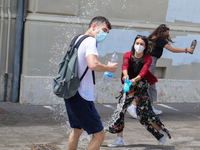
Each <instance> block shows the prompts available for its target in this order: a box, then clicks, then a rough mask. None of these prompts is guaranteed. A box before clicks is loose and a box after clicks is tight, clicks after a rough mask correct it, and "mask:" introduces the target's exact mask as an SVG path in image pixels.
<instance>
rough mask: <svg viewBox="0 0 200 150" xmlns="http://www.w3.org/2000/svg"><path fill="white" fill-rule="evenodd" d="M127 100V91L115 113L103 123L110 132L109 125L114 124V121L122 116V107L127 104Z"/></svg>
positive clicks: (105, 129) (106, 130)
mask: <svg viewBox="0 0 200 150" xmlns="http://www.w3.org/2000/svg"><path fill="white" fill-rule="evenodd" d="M125 100H126V93H124V94H123V97H122V98H121V100H120V102H119V103H118V104H117V108H116V109H115V110H114V113H113V114H112V116H111V117H110V118H109V120H108V121H106V122H104V123H103V124H104V131H105V132H108V131H109V127H111V126H113V125H114V123H115V122H116V121H117V119H119V118H120V112H121V111H122V108H123V106H124V104H125Z"/></svg>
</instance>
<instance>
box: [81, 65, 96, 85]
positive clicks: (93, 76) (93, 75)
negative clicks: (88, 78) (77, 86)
mask: <svg viewBox="0 0 200 150" xmlns="http://www.w3.org/2000/svg"><path fill="white" fill-rule="evenodd" d="M88 69H89V67H88V66H87V67H86V69H85V71H84V73H83V75H82V76H81V78H80V81H81V80H82V79H83V77H84V76H85V74H86V72H87V71H88ZM92 78H93V84H95V74H94V71H93V70H92Z"/></svg>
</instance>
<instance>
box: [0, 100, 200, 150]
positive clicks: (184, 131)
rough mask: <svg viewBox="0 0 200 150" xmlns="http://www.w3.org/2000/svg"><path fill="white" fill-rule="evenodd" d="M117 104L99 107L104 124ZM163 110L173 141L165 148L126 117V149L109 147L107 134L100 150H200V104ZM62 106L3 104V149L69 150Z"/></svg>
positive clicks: (0, 105)
mask: <svg viewBox="0 0 200 150" xmlns="http://www.w3.org/2000/svg"><path fill="white" fill-rule="evenodd" d="M115 106H116V105H115V104H110V105H108V104H106V105H104V104H96V108H97V110H98V111H99V114H100V115H101V118H102V121H103V122H104V125H106V121H108V120H109V117H110V116H111V114H112V113H113V109H112V108H115ZM155 107H156V108H157V109H161V110H163V114H162V115H160V119H161V121H162V122H163V124H164V125H165V126H166V127H167V128H168V129H169V130H170V133H171V136H172V139H170V140H167V142H166V144H165V145H163V146H158V142H157V140H156V139H155V138H154V137H153V136H152V135H151V134H150V133H149V132H147V131H146V129H144V127H143V126H142V125H141V124H140V123H139V122H138V121H137V120H136V119H132V117H131V116H130V115H129V114H127V115H126V117H125V121H126V123H125V129H124V144H125V146H124V147H118V148H109V147H107V146H106V145H107V144H109V143H110V142H113V141H114V138H115V137H116V135H115V134H110V133H106V139H105V140H104V142H103V144H102V146H101V148H100V150H111V149H112V150H132V149H134V150H162V149H164V150H199V149H200V104H199V103H176V104H175V103H168V104H164V105H159V104H155ZM70 131H71V130H70V128H69V125H68V121H67V117H66V112H65V108H64V106H63V105H53V106H42V105H21V104H18V103H9V102H6V103H5V102H0V150H31V149H33V148H34V147H35V149H36V147H37V148H38V150H39V149H40V150H48V149H49V150H58V149H61V150H66V149H67V143H68V136H69V133H70ZM90 138H91V136H88V135H87V134H86V133H85V132H84V134H83V135H82V136H81V141H80V142H79V147H78V150H84V149H86V147H87V145H88V143H89V139H90Z"/></svg>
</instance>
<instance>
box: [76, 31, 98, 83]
mask: <svg viewBox="0 0 200 150" xmlns="http://www.w3.org/2000/svg"><path fill="white" fill-rule="evenodd" d="M87 37H90V36H89V35H84V36H83V37H81V38H80V39H79V40H78V42H77V43H76V45H75V47H76V48H77V49H78V47H79V46H80V44H81V42H82V41H83V40H84V39H86V38H87ZM88 69H89V67H88V66H87V68H86V69H85V71H84V73H83V75H82V76H81V78H80V81H81V80H82V79H83V77H84V76H85V74H86V72H87V71H88ZM92 77H93V84H95V74H94V71H93V70H92Z"/></svg>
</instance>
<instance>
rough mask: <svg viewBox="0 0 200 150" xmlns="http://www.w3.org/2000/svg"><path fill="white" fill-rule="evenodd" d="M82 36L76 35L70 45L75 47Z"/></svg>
mask: <svg viewBox="0 0 200 150" xmlns="http://www.w3.org/2000/svg"><path fill="white" fill-rule="evenodd" d="M80 35H81V34H79V35H76V36H75V37H74V38H73V39H72V41H71V43H70V47H72V46H74V44H75V42H76V40H77V39H78V37H79V36H80Z"/></svg>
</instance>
